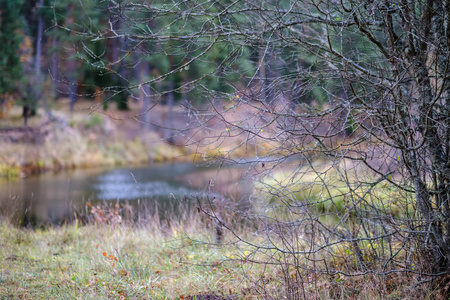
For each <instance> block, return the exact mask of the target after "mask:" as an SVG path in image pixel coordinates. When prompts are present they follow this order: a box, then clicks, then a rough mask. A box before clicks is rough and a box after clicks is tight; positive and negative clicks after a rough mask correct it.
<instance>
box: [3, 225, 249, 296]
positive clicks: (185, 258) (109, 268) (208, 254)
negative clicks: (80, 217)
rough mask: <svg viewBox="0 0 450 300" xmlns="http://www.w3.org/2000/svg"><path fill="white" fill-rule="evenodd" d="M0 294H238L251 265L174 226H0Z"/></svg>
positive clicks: (221, 248)
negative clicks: (167, 230)
mask: <svg viewBox="0 0 450 300" xmlns="http://www.w3.org/2000/svg"><path fill="white" fill-rule="evenodd" d="M0 240H1V241H2V242H1V245H0V261H2V264H1V272H0V273H1V275H0V282H1V284H0V298H2V299H52V298H55V299H56V298H57V299H183V298H188V297H189V296H190V295H191V296H192V295H198V294H215V295H227V296H230V295H237V294H241V295H242V293H243V292H244V291H246V290H247V291H248V290H249V288H250V287H251V280H250V278H251V277H248V276H247V275H248V274H247V272H251V270H248V269H247V268H246V267H245V266H243V265H242V263H241V262H240V261H239V260H237V261H233V260H228V261H226V260H227V257H230V256H231V254H229V251H230V249H229V247H216V246H211V245H210V246H204V245H201V244H196V243H195V242H193V241H192V240H190V239H187V238H186V236H185V235H184V234H183V232H181V231H180V230H175V229H174V230H173V231H171V232H170V233H166V234H165V235H161V234H160V233H157V232H155V231H153V230H150V229H140V230H138V229H132V228H127V227H124V226H122V227H117V228H113V227H109V226H103V225H101V226H94V225H92V226H85V227H81V228H80V227H77V226H76V225H73V226H65V227H60V228H53V229H47V230H37V231H30V230H19V229H15V228H12V227H9V226H7V225H5V224H2V225H0Z"/></svg>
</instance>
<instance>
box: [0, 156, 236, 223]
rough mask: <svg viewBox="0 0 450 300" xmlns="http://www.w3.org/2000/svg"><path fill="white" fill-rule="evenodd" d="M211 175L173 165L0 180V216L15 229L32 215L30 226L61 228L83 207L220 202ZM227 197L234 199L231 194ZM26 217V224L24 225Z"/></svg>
mask: <svg viewBox="0 0 450 300" xmlns="http://www.w3.org/2000/svg"><path fill="white" fill-rule="evenodd" d="M215 170H218V169H217V168H215V167H206V166H199V165H197V164H194V163H175V164H161V165H152V166H146V167H132V168H118V169H109V170H107V169H85V170H73V171H67V172H60V173H46V174H42V175H39V176H35V177H30V178H25V179H20V180H2V181H0V212H1V216H2V217H3V218H5V217H9V218H13V219H14V220H13V221H14V222H16V223H24V222H25V223H27V222H31V221H30V220H29V219H30V215H31V214H32V218H33V220H32V221H33V222H34V223H36V222H37V223H39V222H41V223H42V222H44V223H61V222H62V221H63V220H64V219H65V218H67V217H68V216H69V217H70V216H72V215H73V211H74V210H77V209H78V210H82V208H83V207H85V206H86V203H87V202H90V203H92V204H94V205H95V204H96V203H110V202H114V203H116V202H119V203H120V202H124V201H129V202H131V203H133V202H136V201H153V202H158V203H159V205H160V206H162V207H165V206H167V203H168V202H170V201H179V200H180V199H185V198H188V199H194V198H195V197H220V196H223V195H224V193H223V190H222V191H221V192H218V191H217V189H215V188H214V187H213V188H211V180H213V179H214V178H215V177H217V173H218V171H217V172H216V171H215ZM221 171H222V170H221ZM228 172H230V169H228ZM233 173H236V172H233ZM228 177H230V176H228ZM216 187H217V186H216ZM227 193H228V192H227ZM229 196H238V195H237V194H236V193H235V195H232V193H231V194H229ZM30 212H31V213H30ZM27 214H28V217H26V218H27V219H28V220H23V219H24V218H25V215H27Z"/></svg>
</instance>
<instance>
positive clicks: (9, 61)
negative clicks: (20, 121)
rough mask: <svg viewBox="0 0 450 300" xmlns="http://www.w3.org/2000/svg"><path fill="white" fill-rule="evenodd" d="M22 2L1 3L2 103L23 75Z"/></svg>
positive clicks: (0, 78)
mask: <svg viewBox="0 0 450 300" xmlns="http://www.w3.org/2000/svg"><path fill="white" fill-rule="evenodd" d="M22 4H23V1H22V0H9V1H0V45H1V47H0V73H1V74H2V75H1V76H0V101H1V98H2V95H3V96H4V95H5V94H7V93H10V92H13V91H14V89H15V87H16V81H17V80H18V79H20V77H21V75H22V64H21V61H20V54H19V46H20V43H21V41H22V38H23V35H22V34H21V32H20V30H21V28H22V21H21V19H20V9H21V6H22Z"/></svg>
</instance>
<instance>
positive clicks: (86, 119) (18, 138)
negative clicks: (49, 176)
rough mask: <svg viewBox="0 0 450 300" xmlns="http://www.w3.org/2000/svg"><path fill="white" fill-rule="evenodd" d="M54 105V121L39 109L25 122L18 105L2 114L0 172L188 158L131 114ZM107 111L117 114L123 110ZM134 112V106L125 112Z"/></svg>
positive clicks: (22, 173) (18, 174) (21, 173)
mask: <svg viewBox="0 0 450 300" xmlns="http://www.w3.org/2000/svg"><path fill="white" fill-rule="evenodd" d="M56 108H57V109H56V110H54V111H53V115H54V116H55V117H56V119H55V120H53V122H49V121H48V118H47V116H46V113H45V112H44V111H43V110H39V111H38V115H37V116H36V117H33V118H31V119H30V121H29V127H24V126H22V122H23V120H22V119H21V117H20V113H21V111H20V108H19V107H14V108H13V109H12V110H11V111H10V112H9V114H8V116H7V117H4V118H3V119H2V120H0V124H1V126H0V127H1V128H3V129H4V131H2V132H0V142H1V144H2V147H1V149H0V177H7V178H14V177H24V176H28V175H31V174H35V173H41V172H44V171H57V170H61V169H73V168H88V167H99V166H120V165H130V164H131V165H133V164H148V163H153V162H165V161H175V160H186V159H189V158H190V156H188V155H187V151H186V149H184V148H182V147H177V146H174V145H171V144H169V143H167V142H166V141H165V140H164V139H163V138H162V136H161V134H160V133H159V132H158V131H156V130H148V129H144V128H143V127H142V124H140V123H138V122H136V120H134V119H126V120H114V119H113V118H112V117H111V116H109V115H106V114H104V113H102V112H94V111H91V112H90V111H87V110H77V111H74V112H69V111H66V110H64V109H61V108H59V109H58V107H56ZM137 109H138V108H136V110H137ZM111 113H114V116H115V117H116V118H120V117H121V112H117V111H116V112H111ZM133 113H137V112H133V111H130V112H127V114H133ZM122 114H125V113H122ZM27 128H28V129H30V130H33V131H32V133H31V134H28V135H27V134H26V133H25V130H26V129H27ZM6 130H7V131H6ZM39 134H42V137H40V138H38V139H37V140H35V139H34V138H33V136H32V135H39Z"/></svg>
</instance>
